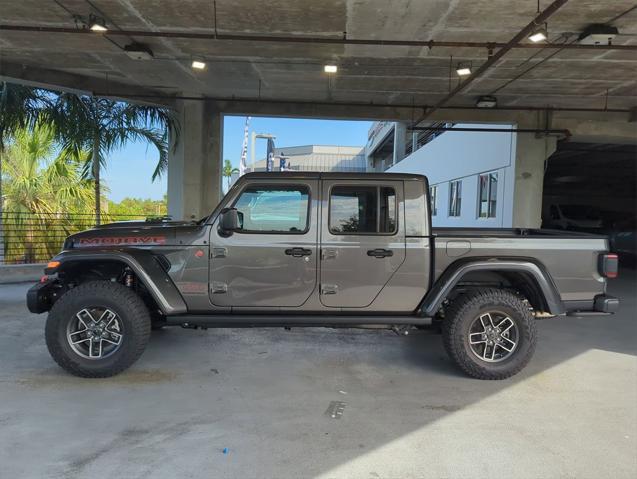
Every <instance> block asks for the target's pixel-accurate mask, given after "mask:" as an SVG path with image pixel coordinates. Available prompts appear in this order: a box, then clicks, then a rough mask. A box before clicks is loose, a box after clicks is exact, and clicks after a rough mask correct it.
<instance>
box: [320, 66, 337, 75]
mask: <svg viewBox="0 0 637 479" xmlns="http://www.w3.org/2000/svg"><path fill="white" fill-rule="evenodd" d="M323 71H325V73H336V72H337V71H338V67H337V66H336V65H325V66H324V67H323Z"/></svg>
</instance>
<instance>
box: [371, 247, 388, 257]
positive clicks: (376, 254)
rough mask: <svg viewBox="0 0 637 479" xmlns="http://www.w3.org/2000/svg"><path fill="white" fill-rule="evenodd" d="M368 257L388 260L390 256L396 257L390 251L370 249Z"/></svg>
mask: <svg viewBox="0 0 637 479" xmlns="http://www.w3.org/2000/svg"><path fill="white" fill-rule="evenodd" d="M367 256H373V257H374V258H387V257H388V256H394V252H393V251H392V250H390V249H383V248H377V249H370V250H367Z"/></svg>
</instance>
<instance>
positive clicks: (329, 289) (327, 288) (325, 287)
mask: <svg viewBox="0 0 637 479" xmlns="http://www.w3.org/2000/svg"><path fill="white" fill-rule="evenodd" d="M336 293H338V286H337V285H335V284H322V285H321V294H336Z"/></svg>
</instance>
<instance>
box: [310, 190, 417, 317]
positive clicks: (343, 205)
mask: <svg viewBox="0 0 637 479" xmlns="http://www.w3.org/2000/svg"><path fill="white" fill-rule="evenodd" d="M322 192H323V207H322V213H321V235H322V236H321V272H320V277H321V284H320V287H321V289H320V293H321V302H322V303H323V304H324V305H325V306H330V307H341V308H364V307H366V306H369V305H370V304H372V302H373V301H374V298H376V296H378V293H380V291H381V290H382V289H383V287H384V286H385V284H387V282H388V281H389V279H390V278H391V277H392V275H393V274H394V273H395V272H396V270H397V269H398V268H399V267H400V265H401V264H402V263H403V261H404V260H405V229H404V225H403V221H402V220H401V219H402V218H403V216H401V214H400V212H401V211H402V207H403V183H402V181H362V180H353V181H352V180H326V181H324V182H323V186H322Z"/></svg>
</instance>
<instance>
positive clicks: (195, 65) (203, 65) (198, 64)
mask: <svg viewBox="0 0 637 479" xmlns="http://www.w3.org/2000/svg"><path fill="white" fill-rule="evenodd" d="M192 67H193V68H196V69H197V70H203V69H204V68H206V62H202V61H201V60H193V61H192Z"/></svg>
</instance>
